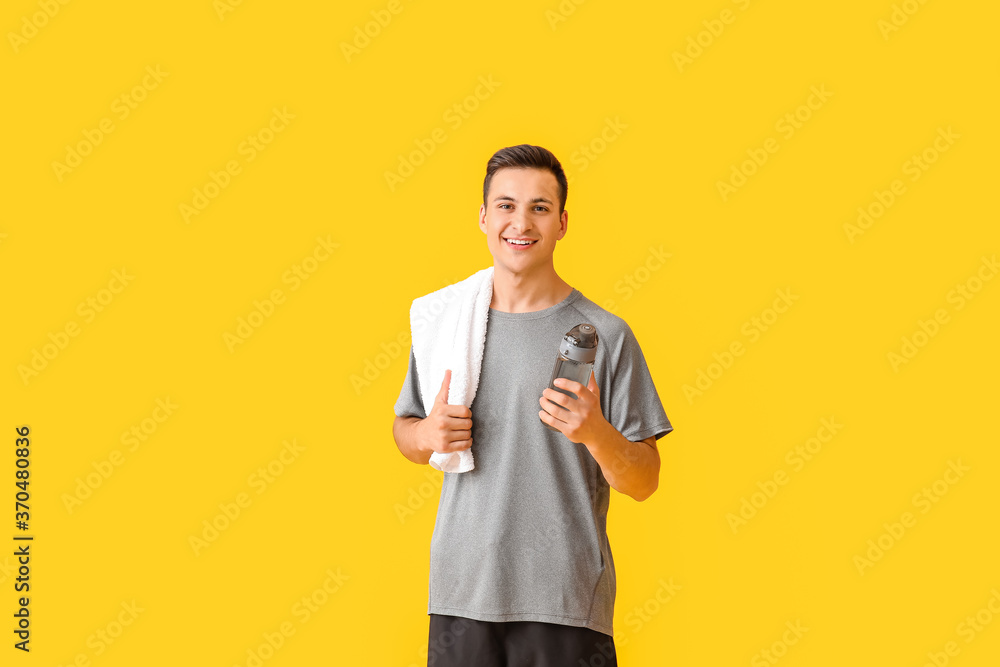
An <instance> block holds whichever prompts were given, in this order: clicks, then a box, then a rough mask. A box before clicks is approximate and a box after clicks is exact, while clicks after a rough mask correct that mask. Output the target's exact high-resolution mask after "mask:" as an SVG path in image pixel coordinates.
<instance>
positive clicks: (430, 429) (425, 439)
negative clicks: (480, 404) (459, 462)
mask: <svg viewBox="0 0 1000 667" xmlns="http://www.w3.org/2000/svg"><path fill="white" fill-rule="evenodd" d="M450 384H451V370H450V369H449V370H446V371H445V372H444V380H443V381H442V382H441V390H440V391H439V392H438V395H437V396H436V397H435V398H434V405H433V406H432V407H431V411H430V414H428V415H427V417H426V418H425V419H423V420H421V421H420V435H421V446H422V448H423V449H426V450H429V451H435V452H442V453H448V452H457V451H459V450H462V449H468V448H469V447H472V410H470V409H469V408H468V407H466V406H464V405H451V404H449V403H448V388H449V385H450Z"/></svg>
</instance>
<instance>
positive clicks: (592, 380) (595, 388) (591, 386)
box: [587, 371, 601, 397]
mask: <svg viewBox="0 0 1000 667" xmlns="http://www.w3.org/2000/svg"><path fill="white" fill-rule="evenodd" d="M587 389H589V390H590V391H592V392H594V395H595V396H598V397H599V396H600V395H601V390H600V388H599V387H598V386H597V378H596V377H594V371H591V372H590V380H589V381H588V382H587Z"/></svg>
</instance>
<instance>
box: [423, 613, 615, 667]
mask: <svg viewBox="0 0 1000 667" xmlns="http://www.w3.org/2000/svg"><path fill="white" fill-rule="evenodd" d="M429 616H430V632H429V634H428V638H427V667H529V666H530V667H618V657H617V655H616V654H615V641H614V638H613V637H611V636H610V635H606V634H604V633H603V632H597V631H596V630H591V629H590V628H583V627H577V626H572V625H558V624H555V623H541V622H538V621H503V622H492V621H477V620H474V619H471V618H464V617H461V616H446V615H443V614H429Z"/></svg>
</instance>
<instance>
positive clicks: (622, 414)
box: [608, 324, 674, 442]
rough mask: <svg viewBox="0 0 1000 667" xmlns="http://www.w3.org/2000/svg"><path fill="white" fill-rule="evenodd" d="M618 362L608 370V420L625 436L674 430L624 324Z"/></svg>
mask: <svg viewBox="0 0 1000 667" xmlns="http://www.w3.org/2000/svg"><path fill="white" fill-rule="evenodd" d="M624 326H625V330H624V333H623V336H622V347H621V352H620V353H619V355H618V363H617V364H616V365H615V368H614V370H613V372H612V379H611V396H610V399H609V405H608V414H609V416H608V422H609V423H610V424H611V425H612V426H614V427H615V429H616V430H617V431H618V432H619V433H621V434H622V435H623V436H625V438H626V439H627V440H630V441H632V442H637V441H639V440H645V439H646V438H648V437H650V436H655V437H656V439H657V440H659V439H660V438H662V437H663V436H665V435H666V434H667V433H670V432H671V431H673V430H674V427H673V426H672V425H671V424H670V420H669V419H667V413H666V411H665V410H664V409H663V403H662V402H661V401H660V396H659V394H657V392H656V386H655V385H654V384H653V378H652V376H651V375H650V372H649V366H647V365H646V358H645V356H644V355H643V353H642V349H641V348H640V347H639V342H638V341H637V340H636V338H635V334H633V333H632V329H631V328H630V327H629V326H628V325H627V324H626V325H624Z"/></svg>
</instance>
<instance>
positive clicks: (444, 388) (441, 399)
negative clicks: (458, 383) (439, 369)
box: [434, 369, 451, 404]
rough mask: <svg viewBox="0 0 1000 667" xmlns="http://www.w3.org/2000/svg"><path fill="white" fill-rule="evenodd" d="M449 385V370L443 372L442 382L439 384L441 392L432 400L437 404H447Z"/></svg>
mask: <svg viewBox="0 0 1000 667" xmlns="http://www.w3.org/2000/svg"><path fill="white" fill-rule="evenodd" d="M450 384H451V369H448V370H446V371H445V372H444V381H443V382H442V383H441V391H439V392H438V395H437V398H435V399H434V400H435V401H436V402H438V403H445V404H447V403H448V385H450Z"/></svg>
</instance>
